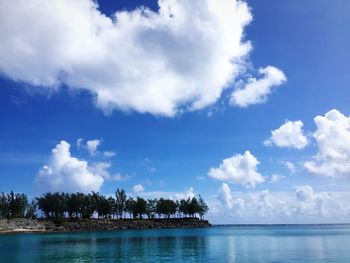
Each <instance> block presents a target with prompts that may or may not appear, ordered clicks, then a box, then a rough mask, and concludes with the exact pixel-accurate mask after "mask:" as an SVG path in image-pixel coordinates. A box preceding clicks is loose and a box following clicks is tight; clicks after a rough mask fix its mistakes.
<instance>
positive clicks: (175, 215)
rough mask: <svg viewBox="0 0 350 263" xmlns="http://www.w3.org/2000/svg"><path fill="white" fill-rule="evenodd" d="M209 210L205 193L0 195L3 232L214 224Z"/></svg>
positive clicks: (101, 229)
mask: <svg viewBox="0 0 350 263" xmlns="http://www.w3.org/2000/svg"><path fill="white" fill-rule="evenodd" d="M207 212H208V206H207V204H206V203H205V201H204V200H203V198H202V197H201V196H200V195H199V196H198V198H197V197H195V196H194V197H188V198H186V199H180V200H172V199H164V198H160V199H144V198H142V197H136V198H133V197H127V195H126V192H125V190H123V189H117V190H116V192H115V197H112V196H109V197H106V196H103V195H101V194H99V193H96V192H91V193H90V194H84V193H63V192H62V193H59V192H56V193H45V194H43V195H42V196H41V197H36V198H34V199H33V200H32V201H31V202H28V198H27V196H26V195H25V194H22V193H14V192H12V191H11V192H10V193H8V194H5V193H1V194H0V234H9V233H48V232H81V231H113V230H120V229H160V228H196V227H209V226H211V225H210V223H209V222H208V221H207V220H204V219H203V218H204V215H205V214H206V213H207Z"/></svg>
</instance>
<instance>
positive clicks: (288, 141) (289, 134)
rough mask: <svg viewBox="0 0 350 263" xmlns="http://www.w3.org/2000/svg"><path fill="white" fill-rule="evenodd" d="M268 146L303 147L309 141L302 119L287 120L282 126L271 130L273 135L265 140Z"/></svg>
mask: <svg viewBox="0 0 350 263" xmlns="http://www.w3.org/2000/svg"><path fill="white" fill-rule="evenodd" d="M264 144H265V145H267V146H272V145H275V146H278V147H286V148H295V149H303V148H305V147H306V146H307V145H308V144H309V142H308V139H307V137H306V136H305V135H304V131H303V122H302V121H286V122H285V123H284V124H283V125H282V126H281V127H279V128H278V129H276V130H273V131H271V137H270V138H269V139H268V140H266V141H264Z"/></svg>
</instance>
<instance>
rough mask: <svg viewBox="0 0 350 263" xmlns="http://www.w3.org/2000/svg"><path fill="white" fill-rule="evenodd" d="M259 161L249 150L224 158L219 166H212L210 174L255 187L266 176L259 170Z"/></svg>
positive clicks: (226, 180) (216, 177)
mask: <svg viewBox="0 0 350 263" xmlns="http://www.w3.org/2000/svg"><path fill="white" fill-rule="evenodd" d="M258 164H259V161H258V160H257V159H256V158H255V157H254V156H253V155H252V154H251V153H250V152H249V151H246V152H245V153H244V154H243V155H241V154H236V155H234V156H232V157H230V158H227V159H224V160H223V161H222V163H221V164H220V166H219V167H218V168H210V170H209V172H208V175H209V176H210V177H212V178H214V179H217V180H220V181H225V182H231V183H238V184H241V185H244V186H246V187H253V188H254V187H255V185H256V184H259V183H263V182H264V181H265V179H264V177H263V176H262V175H261V174H260V173H259V172H258V171H257V166H258Z"/></svg>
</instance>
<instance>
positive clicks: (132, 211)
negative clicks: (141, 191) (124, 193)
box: [125, 197, 137, 218]
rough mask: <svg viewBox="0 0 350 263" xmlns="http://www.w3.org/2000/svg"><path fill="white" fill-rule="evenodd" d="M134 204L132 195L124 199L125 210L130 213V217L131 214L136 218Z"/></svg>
mask: <svg viewBox="0 0 350 263" xmlns="http://www.w3.org/2000/svg"><path fill="white" fill-rule="evenodd" d="M135 204H136V202H135V200H134V199H133V198H132V197H129V199H128V200H126V203H125V210H126V212H128V213H129V214H130V217H131V215H132V217H133V218H136V216H137V213H136V209H135Z"/></svg>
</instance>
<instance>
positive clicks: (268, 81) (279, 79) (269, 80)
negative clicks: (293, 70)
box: [230, 66, 287, 108]
mask: <svg viewBox="0 0 350 263" xmlns="http://www.w3.org/2000/svg"><path fill="white" fill-rule="evenodd" d="M259 73H260V74H261V75H262V77H261V78H260V79H256V78H250V79H249V80H248V83H247V84H246V85H245V86H244V87H243V88H239V89H236V90H235V91H234V92H233V93H232V95H231V100H230V103H231V104H232V105H236V106H239V107H241V108H245V107H248V106H249V105H253V104H261V103H265V102H266V101H267V97H268V95H270V94H271V92H272V88H273V87H277V86H280V85H281V84H283V83H284V82H285V81H286V80H287V78H286V76H285V75H284V73H283V72H282V71H281V70H279V69H278V68H275V67H272V66H267V67H266V68H260V69H259Z"/></svg>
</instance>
